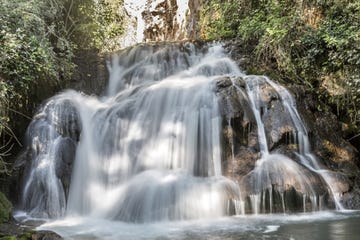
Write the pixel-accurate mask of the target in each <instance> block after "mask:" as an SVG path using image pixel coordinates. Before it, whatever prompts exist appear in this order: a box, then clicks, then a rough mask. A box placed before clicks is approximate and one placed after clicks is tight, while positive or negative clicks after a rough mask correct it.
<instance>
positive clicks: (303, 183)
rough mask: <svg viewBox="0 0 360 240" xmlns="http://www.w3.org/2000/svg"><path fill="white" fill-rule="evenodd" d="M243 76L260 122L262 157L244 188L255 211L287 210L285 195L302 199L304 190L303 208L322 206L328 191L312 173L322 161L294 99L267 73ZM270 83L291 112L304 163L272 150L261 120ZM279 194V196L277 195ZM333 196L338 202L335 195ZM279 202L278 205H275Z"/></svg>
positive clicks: (254, 111) (284, 105)
mask: <svg viewBox="0 0 360 240" xmlns="http://www.w3.org/2000/svg"><path fill="white" fill-rule="evenodd" d="M244 78H245V81H246V90H247V94H248V96H249V101H250V105H251V107H252V110H253V113H254V116H255V120H256V124H257V134H258V138H259V139H258V143H259V148H260V158H259V159H258V160H257V161H256V165H255V168H254V170H253V171H251V172H250V173H249V174H248V175H247V176H246V177H245V178H244V185H245V186H246V187H245V189H246V190H245V191H246V192H248V194H249V196H250V203H251V208H252V211H253V212H254V213H260V212H263V213H266V212H269V213H272V212H273V211H274V208H277V209H276V212H284V213H285V212H287V209H286V208H287V206H286V205H287V204H288V203H289V201H287V200H286V199H285V197H287V196H290V197H289V198H292V200H291V201H294V198H298V199H301V194H302V205H303V209H304V211H306V209H307V207H306V205H307V201H309V202H310V204H311V207H310V209H311V211H315V210H321V208H320V207H321V206H320V204H319V199H320V198H322V197H323V195H324V194H325V193H326V189H324V188H323V187H321V184H320V185H319V184H314V183H316V182H319V181H321V179H316V176H312V175H313V173H312V172H311V171H315V172H316V173H319V171H317V170H316V169H319V163H318V161H317V160H316V158H315V157H314V156H313V155H312V154H311V152H310V149H309V144H308V142H309V140H308V138H307V132H306V128H305V126H304V123H303V122H302V121H301V118H300V115H299V113H298V112H297V110H296V104H295V101H294V100H293V98H292V96H291V95H290V93H289V92H288V91H287V90H286V89H285V88H284V87H282V86H280V85H278V84H276V83H274V82H273V81H271V80H270V79H268V78H267V77H264V76H245V77H244ZM268 87H271V88H273V89H274V90H275V91H276V93H277V94H278V95H279V96H280V100H281V104H282V108H283V109H284V110H286V111H287V112H288V114H289V115H290V118H291V120H292V123H291V124H293V125H294V129H295V131H296V135H297V136H298V142H299V149H300V151H299V154H298V156H299V158H300V159H301V164H302V165H303V166H302V165H300V164H298V163H297V162H295V161H293V160H292V159H290V158H288V157H287V156H285V155H281V154H274V153H269V148H268V140H267V136H266V131H265V126H264V122H263V120H262V116H263V115H265V114H266V111H267V108H268V107H269V106H267V104H268V103H267V101H266V100H265V99H263V98H264V97H265V96H264V94H263V93H264V92H266V91H265V90H264V89H265V88H268ZM306 159H308V160H306ZM304 161H306V162H304ZM309 161H310V162H309ZM314 169H315V170H314ZM319 174H320V175H321V176H322V178H323V179H324V180H325V182H326V183H327V185H328V187H329V188H331V187H330V186H331V185H330V184H331V183H332V182H331V181H328V179H326V178H325V177H324V175H323V174H321V173H319ZM311 179H313V180H311ZM249 185H250V186H249ZM319 186H320V187H319ZM249 192H250V193H249ZM276 195H278V196H277V198H278V200H276V199H274V196H276ZM333 197H334V200H335V201H336V202H338V201H337V200H336V197H335V195H333ZM297 201H299V200H297ZM286 203H287V204H286ZM276 205H279V206H278V207H276Z"/></svg>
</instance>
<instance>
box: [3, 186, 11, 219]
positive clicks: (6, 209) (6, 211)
mask: <svg viewBox="0 0 360 240" xmlns="http://www.w3.org/2000/svg"><path fill="white" fill-rule="evenodd" d="M11 211H12V204H11V203H10V202H9V200H8V199H7V198H6V196H5V195H4V194H3V193H2V192H0V223H3V222H7V221H9V219H10V214H11Z"/></svg>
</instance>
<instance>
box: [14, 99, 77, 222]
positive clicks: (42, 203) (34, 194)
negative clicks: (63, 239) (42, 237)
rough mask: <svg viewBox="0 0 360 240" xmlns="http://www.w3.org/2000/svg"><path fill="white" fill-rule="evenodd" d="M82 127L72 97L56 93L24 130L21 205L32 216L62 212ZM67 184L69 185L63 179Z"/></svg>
mask: <svg viewBox="0 0 360 240" xmlns="http://www.w3.org/2000/svg"><path fill="white" fill-rule="evenodd" d="M80 129H81V126H80V125H79V118H78V113H77V111H76V108H75V106H74V105H73V104H72V102H71V97H70V96H69V97H66V96H63V95H60V96H56V97H54V98H53V99H51V100H50V101H48V102H47V103H46V104H45V105H44V106H43V107H42V108H41V109H40V111H39V112H38V114H37V115H35V117H34V120H33V121H32V122H31V124H30V126H29V128H28V131H27V146H28V150H27V156H28V158H29V159H31V162H30V164H29V165H28V166H27V169H26V171H25V173H26V174H25V175H26V182H25V184H24V190H23V198H22V199H21V205H22V207H23V208H24V209H28V210H29V213H30V214H31V215H32V216H35V217H41V218H49V217H50V218H57V217H60V216H62V215H63V214H64V213H65V209H66V197H67V192H66V190H65V188H64V186H63V184H62V182H61V178H64V177H65V178H68V177H69V176H70V174H71V172H68V170H69V165H70V164H71V162H72V161H73V159H74V155H75V150H76V149H75V148H76V142H77V139H78V137H79V132H80ZM66 184H70V183H69V182H66Z"/></svg>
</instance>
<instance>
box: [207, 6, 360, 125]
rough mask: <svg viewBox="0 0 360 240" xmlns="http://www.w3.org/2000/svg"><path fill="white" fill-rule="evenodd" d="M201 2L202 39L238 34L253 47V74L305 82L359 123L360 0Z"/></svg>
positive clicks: (353, 121)
mask: <svg viewBox="0 0 360 240" xmlns="http://www.w3.org/2000/svg"><path fill="white" fill-rule="evenodd" d="M204 5H205V8H204V10H203V12H202V18H201V24H202V29H203V32H202V33H203V34H202V36H203V38H205V39H218V38H238V39H241V40H242V41H243V43H244V45H247V46H252V47H253V53H254V55H255V56H256V60H257V61H256V63H254V65H256V66H254V67H253V68H252V69H256V73H264V74H268V75H272V76H276V77H275V78H277V80H280V81H286V82H288V83H294V82H295V83H297V84H306V85H307V86H308V87H309V88H310V89H311V90H312V91H314V92H315V94H318V96H319V98H321V99H322V100H325V101H327V103H329V104H330V105H332V106H334V109H335V112H337V114H338V116H339V117H340V118H342V120H344V121H348V122H351V123H352V124H353V125H354V126H356V125H357V126H358V127H360V90H359V87H360V2H359V1H357V0H329V1H323V0H302V1H295V0H251V1H244V0H211V1H206V2H204ZM210 19H211V20H210ZM274 71H275V74H274Z"/></svg>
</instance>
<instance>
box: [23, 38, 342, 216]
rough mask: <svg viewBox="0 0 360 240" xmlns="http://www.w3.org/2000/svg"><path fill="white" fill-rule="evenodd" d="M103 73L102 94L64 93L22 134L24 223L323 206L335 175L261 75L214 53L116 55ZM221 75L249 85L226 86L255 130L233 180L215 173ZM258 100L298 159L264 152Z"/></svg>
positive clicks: (174, 49) (210, 49) (219, 153)
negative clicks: (279, 118) (290, 134)
mask: <svg viewBox="0 0 360 240" xmlns="http://www.w3.org/2000/svg"><path fill="white" fill-rule="evenodd" d="M109 71H110V81H109V87H108V90H107V95H106V96H103V97H101V98H96V97H90V96H85V95H82V94H81V93H77V92H74V91H67V92H64V93H62V94H60V95H58V96H56V97H54V98H52V99H50V100H49V101H48V102H47V103H46V104H45V105H44V107H43V108H42V109H41V110H40V111H39V113H38V114H37V115H36V117H35V118H34V120H33V122H32V123H31V125H30V126H29V130H28V137H29V144H28V148H29V150H28V153H29V158H31V159H32V163H31V165H29V166H28V174H27V175H26V176H27V178H26V181H25V185H24V186H25V187H24V192H23V198H22V199H23V202H22V207H23V209H24V210H25V211H27V212H28V214H30V215H31V216H33V217H49V218H58V217H61V216H88V217H93V218H100V219H110V220H120V221H125V222H153V221H168V220H186V219H200V218H217V217H221V216H226V215H233V214H244V213H261V212H264V213H267V212H268V213H273V212H288V211H290V210H294V211H299V206H301V209H302V210H303V211H313V210H321V209H322V207H323V206H324V205H326V204H325V203H324V201H325V199H324V198H325V196H326V194H328V192H329V191H328V190H327V188H330V189H331V187H330V186H328V185H329V184H331V182H330V181H332V177H331V175H330V174H327V175H324V174H322V173H323V172H324V169H322V168H320V167H319V166H320V165H319V164H318V163H317V160H316V158H315V157H313V155H312V154H311V153H310V149H309V147H308V142H309V141H308V139H307V133H306V128H305V125H304V123H303V122H302V121H301V118H300V115H299V113H298V112H297V110H296V106H295V103H294V100H293V98H292V97H291V95H290V93H289V92H288V91H287V90H286V89H285V88H283V87H281V86H280V85H277V84H275V83H274V82H272V81H271V80H269V79H268V78H266V77H263V76H247V75H245V74H243V73H242V72H241V71H240V70H239V69H238V67H237V66H236V64H235V63H234V62H232V61H231V60H230V59H229V58H228V57H226V55H225V53H224V51H223V49H222V47H221V46H220V45H213V46H206V45H204V46H200V47H197V46H196V45H194V44H192V43H181V44H180V43H179V44H159V45H147V46H140V47H134V48H130V49H126V50H124V51H123V52H121V53H120V54H118V55H117V56H115V57H114V58H113V59H112V62H111V63H109ZM224 76H226V77H227V78H230V79H233V78H234V77H238V78H239V77H240V78H241V79H243V81H244V82H245V87H244V89H242V88H241V87H239V86H238V84H237V83H236V82H235V80H232V86H233V87H234V88H235V89H236V91H237V92H238V93H239V95H238V96H239V97H240V96H241V97H242V98H243V99H245V100H246V101H247V103H248V105H249V106H250V107H249V109H250V110H251V111H250V112H249V115H253V117H254V119H255V122H254V125H256V126H257V139H258V140H257V143H258V146H259V157H258V160H256V164H255V166H254V168H253V170H251V171H250V172H248V173H247V174H246V175H240V177H241V181H235V179H236V177H234V176H224V171H223V169H222V166H223V165H224V159H223V158H224V154H223V151H224V150H223V147H222V141H223V140H222V122H223V121H222V120H223V118H224V116H223V115H222V111H221V108H222V107H223V106H221V105H219V102H220V101H219V96H218V94H219V93H218V87H219V85H221V84H223V83H221V82H219V79H221V78H223V77H224ZM225 85H226V84H225ZM230 85H231V84H230ZM230 87H231V86H230ZM269 89H270V90H269ZM266 91H268V92H269V94H270V95H271V94H272V95H274V96H272V97H273V98H278V99H280V100H281V101H280V103H279V105H280V108H281V109H282V110H281V111H283V112H287V115H288V116H289V117H288V119H287V123H286V124H287V125H288V126H287V128H290V127H289V126H292V129H293V130H294V132H296V134H295V133H294V135H296V136H298V140H297V142H298V146H299V147H298V148H299V151H297V152H296V153H295V156H297V158H295V159H293V158H291V157H290V156H286V155H284V154H281V153H278V152H271V149H270V148H269V143H268V138H269V130H268V124H266V123H265V122H264V118H265V117H266V114H267V111H268V110H267V109H268V108H269V106H267V105H266V103H265V102H266V101H265V100H264V99H263V98H264V94H263V93H264V92H266ZM271 91H272V92H271ZM227 122H229V120H227V121H226V123H227ZM75 149H76V154H75ZM231 151H232V155H234V147H232V150H231ZM233 158H234V156H233ZM64 169H65V170H64ZM70 174H71V175H72V177H71V183H70ZM69 185H70V187H69ZM330 194H334V193H332V192H331V191H330ZM333 198H334V200H335V202H337V203H336V205H337V206H339V205H338V204H339V203H338V201H337V199H336V195H334V196H333ZM294 201H295V203H294ZM299 202H300V203H299ZM292 205H294V206H292ZM65 209H66V210H65Z"/></svg>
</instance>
